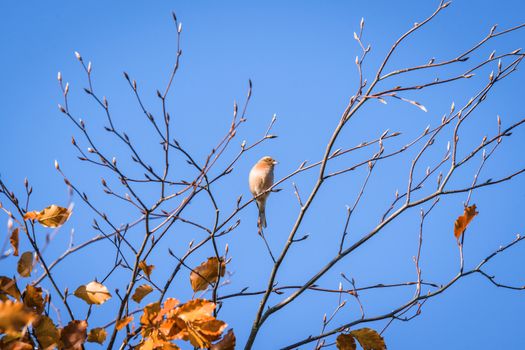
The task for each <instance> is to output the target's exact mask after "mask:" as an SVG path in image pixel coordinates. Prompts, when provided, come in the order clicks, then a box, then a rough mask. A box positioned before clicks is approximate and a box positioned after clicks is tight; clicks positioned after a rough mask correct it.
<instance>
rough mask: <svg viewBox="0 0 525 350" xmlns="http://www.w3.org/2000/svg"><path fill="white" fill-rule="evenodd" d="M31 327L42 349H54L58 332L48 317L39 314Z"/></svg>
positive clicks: (58, 337)
mask: <svg viewBox="0 0 525 350" xmlns="http://www.w3.org/2000/svg"><path fill="white" fill-rule="evenodd" d="M33 329H34V331H35V336H36V339H38V343H39V344H40V345H41V346H42V348H43V349H46V350H47V349H54V348H55V347H56V346H57V345H58V342H59V340H60V333H59V331H58V329H57V327H56V326H55V324H54V323H53V321H52V320H51V319H50V318H49V317H47V316H40V318H39V319H38V322H36V323H35V324H34V326H33Z"/></svg>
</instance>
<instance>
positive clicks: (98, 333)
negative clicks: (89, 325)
mask: <svg viewBox="0 0 525 350" xmlns="http://www.w3.org/2000/svg"><path fill="white" fill-rule="evenodd" d="M107 336H108V333H107V332H106V330H105V329H104V328H102V327H98V328H93V329H92V330H90V331H89V333H88V336H87V341H88V342H90V343H99V344H103V343H104V341H105V340H106V337H107Z"/></svg>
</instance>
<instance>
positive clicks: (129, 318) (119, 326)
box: [115, 316, 133, 331]
mask: <svg viewBox="0 0 525 350" xmlns="http://www.w3.org/2000/svg"><path fill="white" fill-rule="evenodd" d="M131 321H133V316H126V317H124V318H121V319H120V320H118V321H117V324H116V325H115V328H116V329H117V331H120V330H121V329H122V328H124V327H126V326H127V324H128V323H130V322H131Z"/></svg>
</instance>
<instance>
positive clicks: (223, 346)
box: [211, 329, 236, 350]
mask: <svg viewBox="0 0 525 350" xmlns="http://www.w3.org/2000/svg"><path fill="white" fill-rule="evenodd" d="M235 342H236V339H235V334H234V333H233V329H230V330H229V331H228V333H226V335H225V336H224V337H222V339H221V341H219V342H217V343H215V344H213V345H212V346H211V350H235Z"/></svg>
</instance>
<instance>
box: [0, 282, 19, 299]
mask: <svg viewBox="0 0 525 350" xmlns="http://www.w3.org/2000/svg"><path fill="white" fill-rule="evenodd" d="M4 294H7V295H10V296H12V297H13V298H15V299H17V300H20V299H21V298H22V297H21V295H20V290H19V289H18V286H17V285H16V281H15V280H12V279H11V278H9V277H6V276H0V299H2V300H4V298H2V297H3V296H4Z"/></svg>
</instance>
